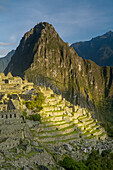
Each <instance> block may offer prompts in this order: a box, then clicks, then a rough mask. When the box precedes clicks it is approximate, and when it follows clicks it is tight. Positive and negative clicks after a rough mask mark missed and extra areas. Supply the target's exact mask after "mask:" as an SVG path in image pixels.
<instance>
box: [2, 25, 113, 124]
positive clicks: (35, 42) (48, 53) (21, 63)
mask: <svg viewBox="0 0 113 170" xmlns="http://www.w3.org/2000/svg"><path fill="white" fill-rule="evenodd" d="M8 72H11V73H12V74H13V75H19V76H25V77H26V78H27V79H28V80H29V81H33V82H34V83H35V84H39V85H45V86H50V87H51V88H53V89H54V90H55V91H57V92H59V91H60V93H62V94H63V96H65V97H66V98H68V100H70V101H72V102H73V101H74V104H79V105H80V106H85V107H88V108H89V109H91V110H93V111H95V110H96V112H98V113H99V114H97V115H98V118H101V119H103V116H104V118H106V117H109V116H111V115H112V113H113V110H112V109H111V110H110V109H109V108H110V107H111V105H112V100H113V99H112V96H113V67H100V66H98V65H96V64H95V63H94V62H93V61H91V60H83V59H82V58H81V57H79V56H78V55H77V53H76V52H75V50H74V49H73V48H72V47H69V45H68V43H65V42H63V40H62V39H61V38H60V37H59V35H58V33H57V32H56V31H55V29H54V27H53V26H52V25H51V24H49V23H46V22H43V23H39V24H37V25H36V26H35V27H34V28H33V29H31V30H30V31H29V32H27V33H26V34H25V35H24V37H23V38H22V40H21V41H20V45H19V46H18V47H17V49H16V51H15V54H14V55H13V57H12V59H11V61H10V63H9V65H8V67H7V68H6V69H5V73H8ZM103 106H104V107H103ZM103 108H104V109H103ZM106 109H108V112H107V116H106V114H104V113H105V112H106ZM102 112H103V115H102ZM108 119H109V118H108ZM111 119H112V116H111ZM108 121H109V120H108ZM110 121H111V120H110ZM111 122H113V120H112V121H111Z"/></svg>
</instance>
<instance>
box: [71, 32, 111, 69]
mask: <svg viewBox="0 0 113 170" xmlns="http://www.w3.org/2000/svg"><path fill="white" fill-rule="evenodd" d="M71 47H73V48H74V49H75V51H76V52H77V53H78V55H79V56H81V57H82V58H83V59H91V60H92V61H94V62H95V63H96V64H98V65H100V66H113V32H112V31H109V32H107V33H106V34H104V35H102V36H98V37H96V38H92V39H91V40H90V41H84V42H76V43H73V44H72V45H71Z"/></svg>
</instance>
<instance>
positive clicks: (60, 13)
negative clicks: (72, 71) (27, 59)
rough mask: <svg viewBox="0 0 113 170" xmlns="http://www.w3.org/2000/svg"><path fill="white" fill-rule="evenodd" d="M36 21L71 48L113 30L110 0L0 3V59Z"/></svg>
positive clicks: (4, 0)
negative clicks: (50, 26) (48, 25)
mask: <svg viewBox="0 0 113 170" xmlns="http://www.w3.org/2000/svg"><path fill="white" fill-rule="evenodd" d="M39 22H49V23H50V24H52V25H53V26H54V27H55V30H56V31H57V32H58V34H59V35H60V37H61V38H62V39H63V40H64V41H65V42H68V43H69V44H70V45H71V44H72V43H74V42H79V41H86V40H90V39H91V38H93V37H96V36H99V35H103V34H104V33H106V32H108V31H110V30H113V0H0V57H3V56H5V55H6V54H7V53H8V52H9V51H11V50H12V49H16V48H17V46H18V45H19V42H20V40H21V38H22V37H23V36H24V34H25V32H27V31H29V30H30V29H31V28H33V27H34V26H35V25H36V24H38V23H39Z"/></svg>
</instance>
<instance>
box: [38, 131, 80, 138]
mask: <svg viewBox="0 0 113 170" xmlns="http://www.w3.org/2000/svg"><path fill="white" fill-rule="evenodd" d="M77 133H78V131H73V132H70V133H65V134H59V135H55V136H41V137H39V139H44V138H56V137H60V136H68V135H72V134H77Z"/></svg>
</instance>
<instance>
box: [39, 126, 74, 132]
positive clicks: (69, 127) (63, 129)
mask: <svg viewBox="0 0 113 170" xmlns="http://www.w3.org/2000/svg"><path fill="white" fill-rule="evenodd" d="M74 126H75V124H72V125H71V126H67V127H65V128H62V129H59V130H50V131H46V133H51V132H59V131H65V130H67V129H71V128H73V127H74ZM39 133H45V131H41V132H39Z"/></svg>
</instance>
